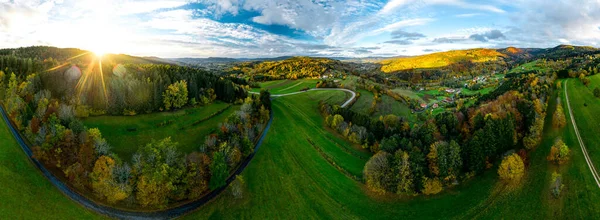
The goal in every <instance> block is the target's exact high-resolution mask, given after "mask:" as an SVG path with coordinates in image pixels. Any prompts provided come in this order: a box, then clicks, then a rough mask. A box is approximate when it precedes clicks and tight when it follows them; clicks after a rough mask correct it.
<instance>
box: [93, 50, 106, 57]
mask: <svg viewBox="0 0 600 220" xmlns="http://www.w3.org/2000/svg"><path fill="white" fill-rule="evenodd" d="M92 52H93V53H94V54H95V55H96V57H102V56H104V55H105V54H106V51H105V50H103V49H92Z"/></svg>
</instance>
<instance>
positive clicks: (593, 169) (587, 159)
mask: <svg viewBox="0 0 600 220" xmlns="http://www.w3.org/2000/svg"><path fill="white" fill-rule="evenodd" d="M568 82H569V80H565V98H566V100H567V107H568V108H569V115H570V116H571V123H572V124H573V129H574V130H575V134H576V135H577V140H578V142H579V146H580V147H581V151H582V152H583V156H584V157H585V162H586V163H587V164H588V167H589V168H590V172H592V176H594V180H596V185H598V188H600V176H599V175H598V172H597V171H596V167H594V163H593V162H592V159H590V156H589V155H588V152H587V149H586V148H585V144H584V143H583V139H581V135H579V129H578V128H577V123H576V122H575V117H573V111H572V109H571V103H570V102H569V93H568V92H567V87H568V86H567V85H568Z"/></svg>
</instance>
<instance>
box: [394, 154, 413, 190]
mask: <svg viewBox="0 0 600 220" xmlns="http://www.w3.org/2000/svg"><path fill="white" fill-rule="evenodd" d="M395 159H396V161H397V166H398V167H397V174H396V179H397V181H398V186H397V189H396V192H397V193H398V194H412V193H414V190H413V184H414V183H413V176H412V173H411V170H410V169H411V168H410V156H409V155H408V153H407V152H405V151H401V150H399V151H397V152H396V155H395Z"/></svg>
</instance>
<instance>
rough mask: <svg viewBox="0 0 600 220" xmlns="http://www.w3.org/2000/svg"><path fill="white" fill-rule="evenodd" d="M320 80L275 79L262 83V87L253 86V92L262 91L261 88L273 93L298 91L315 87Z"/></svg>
mask: <svg viewBox="0 0 600 220" xmlns="http://www.w3.org/2000/svg"><path fill="white" fill-rule="evenodd" d="M317 82H319V80H318V79H299V80H275V81H267V82H262V83H260V87H261V88H253V89H252V90H250V91H252V92H260V90H261V89H268V90H269V91H270V92H271V94H272V95H277V94H286V93H291V92H298V91H300V90H301V89H303V88H311V89H312V88H315V87H316V85H317Z"/></svg>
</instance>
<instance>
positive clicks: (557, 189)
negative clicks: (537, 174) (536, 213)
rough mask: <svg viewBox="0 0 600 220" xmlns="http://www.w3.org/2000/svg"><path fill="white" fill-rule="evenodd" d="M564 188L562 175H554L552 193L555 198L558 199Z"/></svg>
mask: <svg viewBox="0 0 600 220" xmlns="http://www.w3.org/2000/svg"><path fill="white" fill-rule="evenodd" d="M563 188H564V184H562V175H560V174H558V173H556V172H554V173H552V181H551V182H550V192H551V193H552V195H553V196H554V198H558V197H559V196H560V193H561V192H562V189H563Z"/></svg>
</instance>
